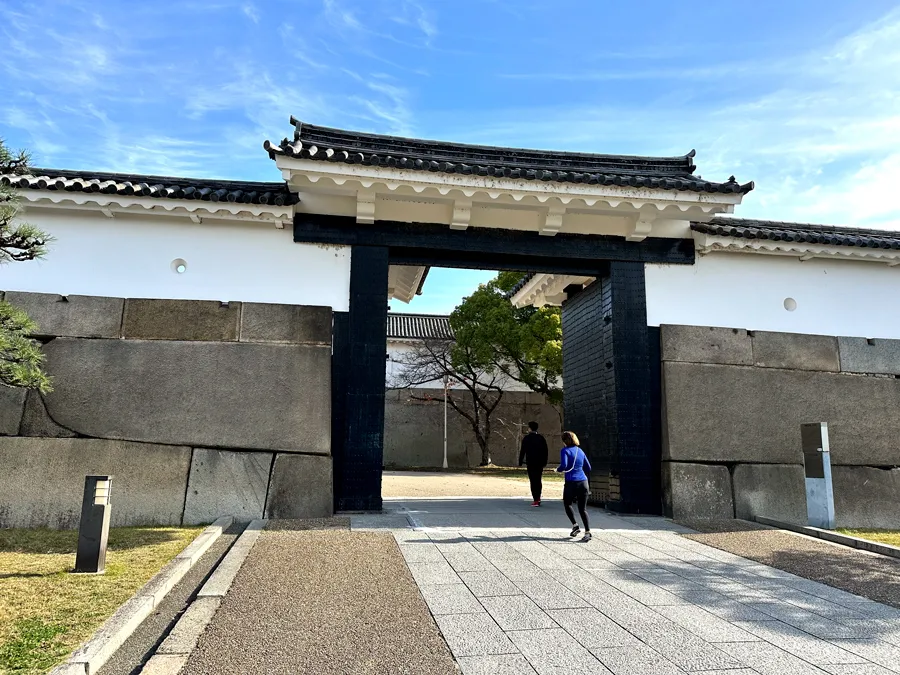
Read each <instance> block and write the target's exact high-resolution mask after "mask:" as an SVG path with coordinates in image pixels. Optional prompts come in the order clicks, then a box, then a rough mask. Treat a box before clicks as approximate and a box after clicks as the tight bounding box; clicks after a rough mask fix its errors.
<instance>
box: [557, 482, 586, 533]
mask: <svg viewBox="0 0 900 675" xmlns="http://www.w3.org/2000/svg"><path fill="white" fill-rule="evenodd" d="M589 494H590V490H589V489H588V482H587V481H586V480H582V481H566V484H565V487H563V506H564V507H565V508H566V515H567V516H569V520H571V521H572V525H578V523H577V522H575V512H574V511H573V510H572V504H573V503H576V502H577V504H578V514H579V515H580V516H581V522H582V523H584V531H585V532H590V531H591V524H590V522H588V514H587V508H586V507H587V498H588V495H589Z"/></svg>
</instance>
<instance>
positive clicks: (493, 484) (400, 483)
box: [381, 471, 563, 499]
mask: <svg viewBox="0 0 900 675" xmlns="http://www.w3.org/2000/svg"><path fill="white" fill-rule="evenodd" d="M552 478H555V476H554V475H553V473H552V472H550V474H549V476H547V478H546V479H545V480H544V491H543V495H542V499H561V498H562V488H563V484H562V482H561V481H559V480H552ZM381 496H382V497H523V498H525V499H530V498H531V492H530V490H529V487H528V479H527V478H519V477H509V478H506V477H497V476H484V475H478V474H473V473H465V472H459V473H457V472H444V471H385V472H384V473H383V474H382V476H381Z"/></svg>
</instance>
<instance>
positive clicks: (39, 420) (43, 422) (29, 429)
mask: <svg viewBox="0 0 900 675" xmlns="http://www.w3.org/2000/svg"><path fill="white" fill-rule="evenodd" d="M19 435H20V436H40V437H42V438H75V437H76V436H77V435H78V434H76V433H75V432H74V431H72V430H71V429H66V428H65V427H62V426H60V425H59V424H57V423H56V422H54V421H53V419H51V417H50V414H49V413H48V412H47V406H46V405H44V397H43V396H42V395H41V394H40V393H39V392H36V391H30V392H28V397H27V398H26V399H25V413H24V414H23V415H22V426H21V427H20V429H19Z"/></svg>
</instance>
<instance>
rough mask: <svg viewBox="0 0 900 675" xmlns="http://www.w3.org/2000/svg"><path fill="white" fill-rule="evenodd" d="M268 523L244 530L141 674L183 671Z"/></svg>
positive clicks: (173, 674) (171, 674)
mask: <svg viewBox="0 0 900 675" xmlns="http://www.w3.org/2000/svg"><path fill="white" fill-rule="evenodd" d="M267 522H268V521H267V520H254V521H252V522H251V523H250V524H249V525H248V526H247V528H246V529H245V530H244V531H243V532H242V533H241V536H240V537H238V540H237V541H236V542H235V543H234V545H233V546H232V547H231V550H229V551H228V554H227V555H226V556H225V558H224V559H223V560H222V562H221V563H219V566H218V567H217V568H216V569H215V571H214V572H213V573H212V576H210V577H209V579H207V580H206V583H205V584H203V588H201V589H200V592H199V593H197V597H196V598H195V599H194V601H193V602H192V603H191V606H190V607H188V608H187V610H186V611H185V613H184V614H182V616H181V618H180V619H179V620H178V623H176V624H175V627H174V628H173V629H172V632H170V633H169V635H168V637H166V639H165V640H163V642H162V644H161V645H160V646H159V649H157V650H156V653H155V654H154V655H153V656H152V657H151V658H150V660H149V661H147V663H146V665H144V667H143V669H142V670H141V671H140V672H141V675H177V673H179V672H181V669H182V668H183V667H184V665H185V664H186V663H187V660H188V657H189V656H190V654H191V652H192V651H194V648H195V647H196V646H197V640H199V639H200V636H201V635H202V634H203V631H204V630H206V627H207V626H208V625H209V622H210V621H212V619H213V616H215V613H216V611H217V610H218V609H219V605H221V604H222V598H223V597H225V594H226V593H228V591H229V589H230V588H231V584H232V583H233V582H234V578H235V576H237V573H238V571H239V570H240V569H241V567H242V566H243V565H244V561H245V560H246V559H247V556H248V555H249V554H250V551H251V550H252V549H253V546H254V545H255V544H256V541H257V539H259V535H260V533H261V532H262V530H263V529H264V528H265V526H266V523H267ZM60 675H62V674H60Z"/></svg>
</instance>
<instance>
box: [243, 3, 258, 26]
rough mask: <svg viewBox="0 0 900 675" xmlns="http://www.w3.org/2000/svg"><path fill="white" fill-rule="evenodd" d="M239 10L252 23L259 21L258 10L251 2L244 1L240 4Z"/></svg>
mask: <svg viewBox="0 0 900 675" xmlns="http://www.w3.org/2000/svg"><path fill="white" fill-rule="evenodd" d="M241 11H242V12H243V13H244V15H245V16H246V17H247V18H248V19H250V20H251V21H252V22H253V23H259V10H258V9H257V8H256V5H254V4H253V3H252V2H245V3H244V4H243V5H241Z"/></svg>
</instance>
